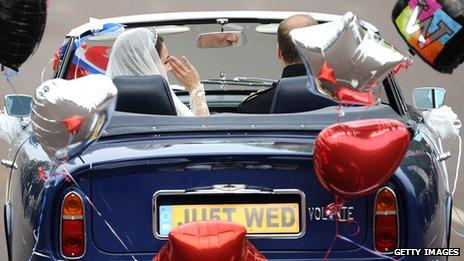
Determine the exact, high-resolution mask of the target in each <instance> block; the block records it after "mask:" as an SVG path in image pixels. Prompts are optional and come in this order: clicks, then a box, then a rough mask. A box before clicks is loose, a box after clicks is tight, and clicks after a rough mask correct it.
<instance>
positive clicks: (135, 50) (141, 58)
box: [106, 28, 194, 116]
mask: <svg viewBox="0 0 464 261" xmlns="http://www.w3.org/2000/svg"><path fill="white" fill-rule="evenodd" d="M157 38H158V35H157V33H156V31H154V30H149V29H147V28H137V29H130V30H127V31H125V32H124V33H122V34H121V35H119V36H118V38H116V41H115V42H114V44H113V48H112V49H111V54H110V59H109V62H108V67H107V69H106V75H107V76H109V77H111V78H114V77H116V76H144V75H163V76H164V78H165V79H166V81H167V82H168V77H167V74H166V70H165V69H164V66H163V63H162V62H161V58H160V57H159V55H158V52H157V51H156V48H155V43H156V40H157ZM171 95H172V98H173V101H174V105H175V107H176V110H177V115H179V116H194V115H193V112H192V111H191V110H190V109H189V108H188V107H187V106H186V105H185V104H183V103H182V101H181V100H180V99H179V98H178V97H177V96H176V95H175V93H174V92H173V91H172V89H171ZM153 102H156V101H153Z"/></svg>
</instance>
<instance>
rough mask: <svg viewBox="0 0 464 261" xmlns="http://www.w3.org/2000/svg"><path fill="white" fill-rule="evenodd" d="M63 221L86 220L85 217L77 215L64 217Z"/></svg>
mask: <svg viewBox="0 0 464 261" xmlns="http://www.w3.org/2000/svg"><path fill="white" fill-rule="evenodd" d="M62 219H63V220H82V219H84V215H77V216H69V215H63V216H62Z"/></svg>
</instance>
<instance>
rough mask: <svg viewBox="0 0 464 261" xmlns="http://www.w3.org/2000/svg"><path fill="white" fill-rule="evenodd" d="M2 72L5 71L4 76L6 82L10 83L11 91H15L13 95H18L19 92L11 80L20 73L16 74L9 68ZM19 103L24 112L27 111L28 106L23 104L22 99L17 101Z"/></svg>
mask: <svg viewBox="0 0 464 261" xmlns="http://www.w3.org/2000/svg"><path fill="white" fill-rule="evenodd" d="M2 71H3V76H5V80H6V82H7V83H8V85H9V87H10V89H11V90H12V91H13V93H14V94H15V95H18V92H16V89H15V87H14V86H13V83H12V82H11V78H13V77H15V76H17V75H18V72H15V71H13V70H10V69H8V68H6V69H4V68H2ZM17 101H18V102H19V106H21V109H22V110H23V111H26V106H25V105H24V104H23V102H22V101H21V99H17Z"/></svg>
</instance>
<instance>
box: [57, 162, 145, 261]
mask: <svg viewBox="0 0 464 261" xmlns="http://www.w3.org/2000/svg"><path fill="white" fill-rule="evenodd" d="M63 170H64V172H66V176H67V177H69V179H70V180H71V181H72V182H73V183H74V185H76V187H77V188H79V189H80V190H81V192H82V189H81V186H80V185H79V184H78V183H77V181H76V180H75V179H74V177H73V176H72V175H71V174H70V173H69V172H68V170H67V169H66V167H63ZM82 195H83V196H84V198H85V200H86V201H87V202H88V203H89V205H90V206H91V207H92V209H93V210H94V211H95V213H97V215H98V216H99V217H100V218H101V219H102V220H103V222H104V223H105V225H106V226H107V227H108V229H109V230H110V231H111V233H112V234H113V235H114V237H115V238H116V239H117V240H118V241H119V243H120V244H121V245H122V246H123V247H124V249H125V250H126V252H127V253H130V251H129V248H128V247H127V246H126V244H125V243H124V241H123V240H122V239H121V237H120V236H119V235H118V234H117V233H116V230H114V228H113V227H112V226H111V225H110V223H108V221H106V219H105V218H104V217H103V215H102V214H101V213H100V211H98V209H97V207H96V206H95V205H94V204H93V202H92V200H90V198H89V197H88V196H87V195H86V194H85V193H82ZM130 256H131V257H132V260H134V261H137V259H136V258H135V257H134V255H132V254H130Z"/></svg>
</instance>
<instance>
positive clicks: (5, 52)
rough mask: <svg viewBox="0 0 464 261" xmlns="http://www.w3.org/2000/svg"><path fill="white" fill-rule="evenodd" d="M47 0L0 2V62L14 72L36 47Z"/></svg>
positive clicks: (39, 37) (45, 19)
mask: <svg viewBox="0 0 464 261" xmlns="http://www.w3.org/2000/svg"><path fill="white" fill-rule="evenodd" d="M47 8H48V0H27V1H26V0H2V1H0V64H1V65H3V66H6V67H9V68H11V69H13V70H15V71H18V68H19V67H20V66H21V65H22V64H23V63H24V62H25V61H26V60H27V59H28V58H29V56H31V54H32V53H34V51H35V50H36V49H37V47H38V46H39V43H40V41H41V40H42V36H43V33H44V31H45V24H46V21H47Z"/></svg>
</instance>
